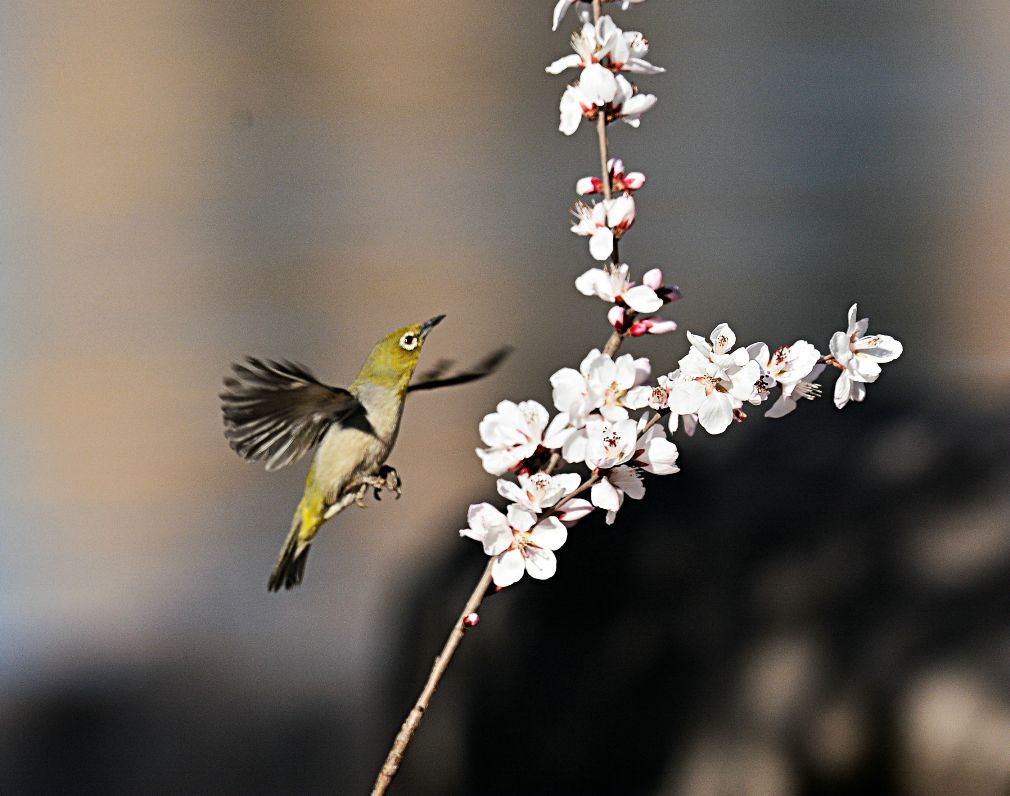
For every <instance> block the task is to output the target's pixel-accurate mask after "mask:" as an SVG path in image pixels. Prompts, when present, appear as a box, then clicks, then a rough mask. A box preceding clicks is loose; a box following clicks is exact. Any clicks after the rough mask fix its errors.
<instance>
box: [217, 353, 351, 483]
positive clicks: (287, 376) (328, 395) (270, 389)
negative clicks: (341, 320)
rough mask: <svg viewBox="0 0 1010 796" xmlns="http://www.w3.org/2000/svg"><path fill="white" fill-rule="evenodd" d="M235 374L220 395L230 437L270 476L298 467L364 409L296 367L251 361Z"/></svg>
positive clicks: (237, 448)
mask: <svg viewBox="0 0 1010 796" xmlns="http://www.w3.org/2000/svg"><path fill="white" fill-rule="evenodd" d="M232 370H233V371H234V375H232V376H226V377H225V379H224V386H225V389H224V391H223V392H222V393H221V395H220V398H221V411H222V412H223V414H224V435H225V437H226V438H227V439H228V444H229V445H231V447H232V449H234V450H235V452H236V453H238V455H239V456H241V457H242V458H243V459H246V460H248V461H253V462H259V461H262V462H264V463H265V465H266V469H267V470H277V469H280V468H281V467H285V466H286V465H289V464H291V463H292V462H296V461H298V460H299V459H300V458H302V456H304V455H305V454H306V453H308V452H309V451H310V450H312V448H314V447H315V446H316V445H317V444H318V443H319V440H320V439H322V437H323V434H325V433H326V431H327V430H328V429H329V428H330V426H332V425H333V424H334V423H340V422H341V421H343V420H345V419H346V418H348V417H349V416H350V415H352V414H354V413H355V412H357V411H360V410H361V409H362V406H361V404H360V403H358V400H357V399H356V398H355V397H354V396H353V395H352V394H351V393H349V392H348V391H347V390H344V389H341V388H340V387H331V386H329V385H328V384H323V383H322V382H321V381H319V380H318V379H317V378H316V377H315V376H313V375H312V372H311V371H310V370H309V369H308V368H306V367H305V366H304V365H299V364H298V363H296V362H288V361H287V360H281V361H274V360H269V359H255V358H254V357H247V358H246V361H245V363H241V364H240V363H233V364H232Z"/></svg>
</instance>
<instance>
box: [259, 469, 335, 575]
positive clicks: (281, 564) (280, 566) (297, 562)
mask: <svg viewBox="0 0 1010 796" xmlns="http://www.w3.org/2000/svg"><path fill="white" fill-rule="evenodd" d="M309 477H310V479H311V473H310V476H309ZM310 483H311V481H310ZM314 492H315V490H313V489H311V487H310V488H308V489H306V492H305V496H304V497H302V499H301V502H300V503H299V504H298V508H297V509H295V516H294V517H292V519H291V530H290V531H288V538H287V539H285V540H284V546H283V547H282V548H281V554H280V555H279V556H278V557H277V563H276V564H275V565H274V570H273V572H271V573H270V580H269V581H268V582H267V588H268V589H269V590H270V591H280V588H281V586H283V587H284V588H285V589H291V588H294V587H295V586H297V585H298V584H299V583H301V582H302V577H304V575H305V561H306V559H307V558H308V557H309V548H310V547H311V546H312V540H313V539H314V538H315V536H316V531H317V530H319V526H320V525H322V524H323V516H322V510H323V502H322V495H315V494H313V493H314ZM312 498H315V499H312Z"/></svg>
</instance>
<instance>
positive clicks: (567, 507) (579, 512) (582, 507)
mask: <svg viewBox="0 0 1010 796" xmlns="http://www.w3.org/2000/svg"><path fill="white" fill-rule="evenodd" d="M592 510H593V504H592V503H590V502H589V501H588V500H583V499H582V498H572V499H571V500H569V501H568V502H567V503H565V504H564V506H563V507H562V509H561V511H559V512H558V519H559V520H561V522H562V524H563V525H564V526H565V527H571V526H572V525H574V524H575V523H577V522H578V521H579V520H581V519H582V518H583V517H585V516H586V515H587V514H589V512H591V511H592Z"/></svg>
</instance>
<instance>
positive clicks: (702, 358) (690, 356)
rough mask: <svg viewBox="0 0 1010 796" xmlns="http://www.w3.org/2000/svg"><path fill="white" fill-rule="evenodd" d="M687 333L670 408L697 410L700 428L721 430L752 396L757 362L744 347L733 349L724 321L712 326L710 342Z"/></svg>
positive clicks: (680, 412)
mask: <svg viewBox="0 0 1010 796" xmlns="http://www.w3.org/2000/svg"><path fill="white" fill-rule="evenodd" d="M687 337H688V339H689V340H690V341H691V350H690V351H689V352H688V353H687V355H686V356H685V357H683V358H682V359H681V360H680V363H679V364H680V369H679V374H678V375H679V378H678V379H676V381H675V382H674V384H673V387H672V388H671V390H670V398H669V405H670V410H671V411H672V412H675V413H676V414H678V415H688V414H697V415H698V422H699V423H700V424H701V426H702V428H704V429H705V430H706V431H707V432H708V433H710V434H721V433H722V432H723V431H725V430H726V428H727V427H728V426H729V424H730V423H731V422H732V421H733V414H734V410H735V409H738V408H740V407H741V406H742V405H743V402H744V401H750V400H751V399H752V398H754V394H755V385H756V383H757V381H758V379H759V378H760V376H761V366H760V365H759V364H758V363H757V362H756V361H754V360H753V359H751V358H750V356H749V354H748V353H747V350H746V349H744V348H737V349H735V350H733V345H734V344H735V343H736V335H735V334H734V333H733V330H732V329H731V328H730V327H729V325H728V324H725V323H721V324H719V325H718V326H716V327H715V329H713V330H712V334H711V336H710V339H711V341H712V342H711V344H709V343H708V342H707V341H706V340H705V339H704V338H702V337H700V336H698V335H696V334H692V333H691V332H688V333H687ZM672 375H673V374H671V376H672Z"/></svg>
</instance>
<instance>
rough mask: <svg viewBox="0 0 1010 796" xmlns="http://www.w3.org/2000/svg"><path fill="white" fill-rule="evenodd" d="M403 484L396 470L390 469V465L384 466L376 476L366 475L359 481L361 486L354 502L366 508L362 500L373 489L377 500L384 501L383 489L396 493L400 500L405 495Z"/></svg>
mask: <svg viewBox="0 0 1010 796" xmlns="http://www.w3.org/2000/svg"><path fill="white" fill-rule="evenodd" d="M401 483H402V482H401V481H400V475H399V473H397V472H396V468H394V467H390V466H389V465H388V464H387V465H383V466H382V467H381V468H380V469H379V472H377V473H376V474H375V475H366V476H363V477H362V478H360V479H359V481H358V484H360V486H359V487H358V494H357V495H356V496H355V498H354V502H355V503H357V504H358V505H359V506H361V507H362V508H364V503H362V500H363V499H364V497H365V493H366V492H367V491H368V490H369V488H371V490H372V494H373V495H374V497H375V499H376V500H382V490H383V489H388V490H389V491H390V492H395V493H396V497H397V500H399V498H400V495H401V494H403V492H402V490H401V489H400V485H401Z"/></svg>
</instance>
